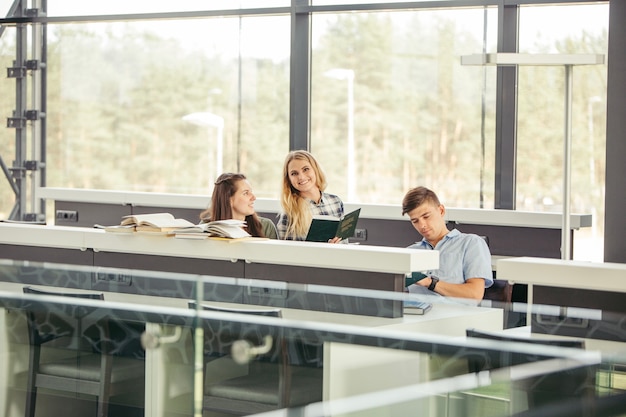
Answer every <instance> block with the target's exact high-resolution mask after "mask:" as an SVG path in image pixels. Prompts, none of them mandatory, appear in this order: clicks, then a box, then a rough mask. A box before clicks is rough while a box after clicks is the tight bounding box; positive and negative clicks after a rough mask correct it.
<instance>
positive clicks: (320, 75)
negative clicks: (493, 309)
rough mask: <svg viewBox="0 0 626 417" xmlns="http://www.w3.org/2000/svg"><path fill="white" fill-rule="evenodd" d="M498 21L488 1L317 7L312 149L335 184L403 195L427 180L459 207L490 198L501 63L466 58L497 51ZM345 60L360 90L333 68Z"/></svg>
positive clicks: (392, 197) (372, 198) (359, 191)
mask: <svg viewBox="0 0 626 417" xmlns="http://www.w3.org/2000/svg"><path fill="white" fill-rule="evenodd" d="M495 28H496V10H495V9H484V8H475V9H462V10H424V11H414V12H413V11H411V12H407V11H402V12H364V13H349V14H342V13H338V14H323V15H316V16H314V17H313V56H312V63H313V71H312V121H311V149H312V151H313V152H314V153H315V155H316V156H317V157H318V158H319V159H320V160H321V161H322V162H323V164H324V167H325V169H326V171H327V175H328V177H329V188H328V189H329V190H330V191H331V192H334V193H337V194H339V195H343V196H345V197H344V198H347V199H348V201H349V200H350V196H353V195H354V196H355V197H354V199H355V200H357V201H361V202H365V203H385V204H398V202H399V201H400V200H401V198H402V195H403V194H404V193H405V192H406V190H407V189H408V188H410V187H412V186H416V185H420V184H428V185H429V186H430V187H434V188H438V189H441V190H445V193H446V200H447V201H449V202H450V205H451V206H454V207H480V206H481V204H482V201H485V202H487V204H490V203H489V202H490V201H492V200H493V169H494V167H493V164H494V156H493V143H494V130H493V129H494V126H493V120H494V117H495V116H494V104H493V103H494V91H495V89H494V85H495V78H494V77H495V70H493V69H485V68H479V69H476V68H467V67H462V66H461V65H460V60H459V57H460V56H461V55H463V54H470V53H477V52H480V51H483V50H484V49H486V50H487V51H494V50H495ZM337 69H342V70H343V71H351V73H352V74H354V77H353V78H352V84H353V92H352V94H349V95H346V88H345V86H341V85H340V84H339V83H338V81H337V80H333V79H331V78H329V76H328V75H327V74H329V73H330V74H333V71H336V70H337ZM334 78H337V77H334ZM343 78H344V79H346V77H343ZM348 84H350V83H348ZM349 86H350V85H349ZM483 94H485V96H486V105H485V106H483V105H482V101H481V99H482V97H483ZM352 101H353V103H352ZM347 108H352V111H350V112H348V111H346V109H347ZM351 138H352V140H353V142H354V146H348V144H349V141H350V140H351ZM346 142H348V144H347V143H346ZM352 149H354V155H353V156H351V155H350V152H351V150H352ZM350 161H354V162H353V164H352V165H354V166H351V164H350ZM482 161H486V164H483V163H482ZM346 164H347V165H346ZM352 171H355V174H354V177H356V179H357V181H356V183H357V186H356V192H354V191H353V190H352V188H353V185H352V184H354V183H355V181H353V180H352V175H350V172H352ZM481 184H485V185H486V186H485V187H484V188H483V187H482V186H481ZM486 208H489V207H486Z"/></svg>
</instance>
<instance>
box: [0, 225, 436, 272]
mask: <svg viewBox="0 0 626 417" xmlns="http://www.w3.org/2000/svg"><path fill="white" fill-rule="evenodd" d="M0 244H10V245H25V246H39V247H41V246H43V247H55V248H67V249H78V250H86V249H93V250H94V251H96V252H117V253H134V254H145V255H160V256H174V257H184V258H200V259H216V260H226V261H236V260H244V261H246V262H249V263H251V262H256V263H265V264H277V265H293V266H303V267H315V268H334V269H345V270H356V271H372V272H383V273H393V274H405V273H408V272H412V271H423V270H428V269H437V268H438V267H439V252H438V251H424V250H417V249H407V248H392V247H386V246H367V245H362V246H361V245H330V244H327V243H316V242H293V241H283V240H271V239H263V240H242V241H236V242H227V241H221V240H214V239H205V240H191V239H175V238H173V237H171V236H164V235H156V236H155V235H150V234H148V233H133V234H123V233H107V232H105V231H103V230H100V229H93V228H83V227H64V226H42V225H28V224H26V225H25V224H14V223H1V222H0Z"/></svg>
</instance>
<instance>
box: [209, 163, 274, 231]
mask: <svg viewBox="0 0 626 417" xmlns="http://www.w3.org/2000/svg"><path fill="white" fill-rule="evenodd" d="M255 200H256V196H255V195H254V193H253V192H252V188H251V187H250V183H249V182H248V180H247V179H246V176H245V175H243V174H234V173H230V172H229V173H224V174H222V175H220V176H219V177H218V178H217V181H215V187H213V195H212V196H211V205H210V206H209V208H207V209H206V210H204V211H203V212H202V213H201V214H200V219H201V220H202V221H205V222H208V221H214V220H228V219H236V220H244V221H245V222H246V231H247V232H248V233H249V234H250V235H252V236H256V237H267V238H270V239H277V238H278V235H277V232H276V226H275V225H274V223H273V222H272V221H271V220H270V219H267V218H265V217H259V216H257V214H256V212H255V210H254V201H255Z"/></svg>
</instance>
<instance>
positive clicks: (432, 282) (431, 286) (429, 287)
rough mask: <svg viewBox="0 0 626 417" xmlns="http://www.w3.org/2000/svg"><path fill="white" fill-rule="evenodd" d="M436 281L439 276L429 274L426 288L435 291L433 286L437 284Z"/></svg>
mask: <svg viewBox="0 0 626 417" xmlns="http://www.w3.org/2000/svg"><path fill="white" fill-rule="evenodd" d="M438 282H439V278H438V277H436V276H434V275H431V276H430V285H429V286H428V289H429V290H430V291H435V287H436V286H437V283H438Z"/></svg>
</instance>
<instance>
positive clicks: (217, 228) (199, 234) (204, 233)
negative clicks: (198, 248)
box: [173, 219, 251, 239]
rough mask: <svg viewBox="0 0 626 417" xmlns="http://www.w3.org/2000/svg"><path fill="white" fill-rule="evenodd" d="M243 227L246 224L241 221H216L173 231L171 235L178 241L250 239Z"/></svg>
mask: <svg viewBox="0 0 626 417" xmlns="http://www.w3.org/2000/svg"><path fill="white" fill-rule="evenodd" d="M245 226H246V222H245V221H243V220H235V219H228V220H216V221H212V222H206V223H200V224H197V225H194V226H193V227H186V228H183V229H178V230H174V231H173V233H174V237H177V238H179V239H181V238H182V239H206V238H209V237H218V238H226V239H242V238H248V237H251V236H250V233H248V232H246V231H245V230H244V229H243V228H244V227H245Z"/></svg>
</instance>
